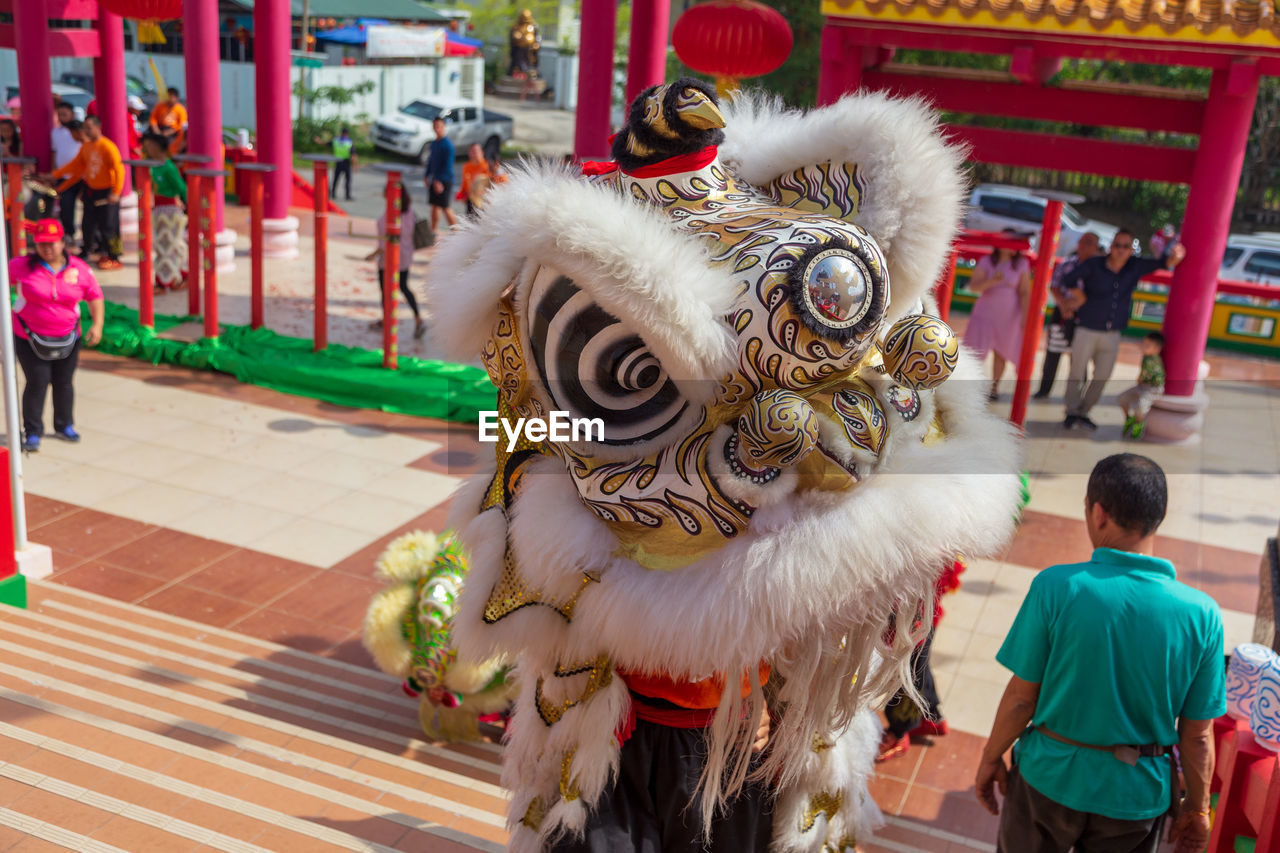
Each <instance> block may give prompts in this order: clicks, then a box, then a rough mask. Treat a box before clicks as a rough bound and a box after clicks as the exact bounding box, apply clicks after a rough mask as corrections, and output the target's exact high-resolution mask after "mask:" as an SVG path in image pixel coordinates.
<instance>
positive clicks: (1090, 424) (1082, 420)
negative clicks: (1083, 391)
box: [1076, 415, 1098, 432]
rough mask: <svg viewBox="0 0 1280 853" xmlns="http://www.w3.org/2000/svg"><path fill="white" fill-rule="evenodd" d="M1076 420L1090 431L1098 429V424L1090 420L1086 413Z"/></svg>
mask: <svg viewBox="0 0 1280 853" xmlns="http://www.w3.org/2000/svg"><path fill="white" fill-rule="evenodd" d="M1076 422H1077V423H1079V424H1080V426H1082V427H1084V428H1085V429H1087V430H1088V431H1089V432H1097V431H1098V425H1097V424H1095V423H1094V422H1093V421H1091V420H1089V419H1088V418H1086V417H1085V416H1084V415H1081V416H1080V417H1078V418H1076Z"/></svg>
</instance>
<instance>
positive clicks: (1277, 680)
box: [1249, 657, 1280, 752]
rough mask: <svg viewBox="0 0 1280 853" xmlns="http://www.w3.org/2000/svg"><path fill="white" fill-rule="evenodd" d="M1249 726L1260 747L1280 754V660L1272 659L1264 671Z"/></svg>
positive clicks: (1250, 715)
mask: <svg viewBox="0 0 1280 853" xmlns="http://www.w3.org/2000/svg"><path fill="white" fill-rule="evenodd" d="M1249 725H1250V727H1251V728H1252V729H1253V738H1254V740H1256V741H1257V742H1258V744H1259V745H1260V746H1264V747H1266V748H1267V749H1269V750H1271V751H1272V752H1280V658H1275V657H1272V659H1271V661H1270V662H1269V663H1268V665H1267V667H1266V668H1265V669H1263V671H1262V678H1260V679H1259V680H1258V692H1257V693H1255V694H1254V697H1253V708H1252V709H1251V710H1250V712H1249Z"/></svg>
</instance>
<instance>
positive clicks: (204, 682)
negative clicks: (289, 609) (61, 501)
mask: <svg viewBox="0 0 1280 853" xmlns="http://www.w3.org/2000/svg"><path fill="white" fill-rule="evenodd" d="M30 592H31V609H30V610H27V611H21V610H12V609H8V608H5V609H0V850H7V849H8V848H9V847H10V846H12V845H16V844H17V843H19V842H20V841H22V840H24V839H26V840H27V842H28V843H32V842H33V841H38V842H42V843H44V844H46V845H52V847H50V848H48V849H53V848H54V847H61V848H65V849H70V850H84V851H91V853H111V851H116V850H124V851H135V850H144V849H155V850H163V851H166V853H167V851H170V850H173V851H184V850H192V851H194V850H196V849H201V850H227V851H237V852H238V851H249V850H282V851H295V850H297V851H307V853H311V851H329V850H372V851H418V850H420V851H430V853H454V851H467V850H501V849H502V847H503V845H504V843H505V840H506V837H507V836H506V831H505V828H504V809H505V797H506V794H505V792H504V790H503V789H502V788H501V787H500V786H499V785H498V774H499V771H500V767H499V762H500V760H501V747H499V746H498V745H496V744H479V745H466V746H450V745H444V744H433V743H428V742H425V741H423V740H422V739H421V732H420V730H418V728H417V725H416V713H415V703H414V702H413V701H411V700H408V699H407V698H405V697H404V696H403V695H402V694H401V693H399V687H398V685H397V684H395V683H394V682H393V680H392V679H390V678H387V677H385V676H383V675H382V674H381V673H378V672H376V671H374V670H370V669H365V668H362V667H359V666H355V665H353V664H350V663H346V662H344V661H337V660H331V659H328V658H323V657H319V656H316V655H311V654H308V653H306V652H300V651H298V650H296V649H291V648H288V647H285V646H281V645H278V644H275V643H269V642H265V641H262V640H258V639H255V638H252V637H246V636H243V635H240V634H236V633H235V632H232V631H226V630H222V629H216V628H211V627H210V626H207V625H202V624H199V623H196V622H190V621H187V620H183V619H179V618H177V617H172V616H169V615H167V614H163V613H157V612H155V611H151V610H147V609H145V608H140V607H135V606H133V605H129V604H124V603H122V602H119V601H116V600H113V599H109V598H103V597H101V596H97V595H94V594H92V593H86V592H82V591H79V590H76V589H72V588H68V587H63V586H58V585H52V584H46V583H39V582H36V583H33V584H31V589H30ZM24 849H25V848H24ZM863 849H864V853H888V851H898V853H901V851H926V853H935V851H936V853H962V851H963V853H972V851H990V850H992V849H993V848H992V846H991V845H990V844H987V843H984V842H979V841H973V840H971V839H967V838H964V837H962V836H959V835H955V834H952V833H947V832H943V831H940V830H938V829H936V828H934V827H931V826H926V825H924V824H920V823H916V822H914V821H911V820H909V819H904V818H897V817H891V818H889V825H888V826H887V827H886V828H885V830H883V832H882V833H881V834H880V835H879V837H877V838H876V839H874V840H872V841H870V842H869V843H867V844H864V845H863Z"/></svg>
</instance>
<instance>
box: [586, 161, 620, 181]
mask: <svg viewBox="0 0 1280 853" xmlns="http://www.w3.org/2000/svg"><path fill="white" fill-rule="evenodd" d="M616 171H618V164H617V163H614V162H613V161H611V160H586V161H584V162H583V164H582V174H583V175H586V176H587V177H591V176H592V175H607V174H609V173H610V172H616Z"/></svg>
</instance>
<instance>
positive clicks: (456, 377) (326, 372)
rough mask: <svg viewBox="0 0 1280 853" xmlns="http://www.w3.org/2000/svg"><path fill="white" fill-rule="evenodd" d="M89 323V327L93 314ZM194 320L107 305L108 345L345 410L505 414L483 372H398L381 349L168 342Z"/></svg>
mask: <svg viewBox="0 0 1280 853" xmlns="http://www.w3.org/2000/svg"><path fill="white" fill-rule="evenodd" d="M84 314H85V321H84V322H85V325H86V328H87V325H88V311H87V310H86V311H85V312H84ZM195 320H197V318H194V317H175V316H171V315H163V314H157V315H156V318H155V330H154V331H153V330H151V329H146V328H143V327H142V326H141V325H139V323H138V312H137V311H135V310H134V309H132V308H126V307H124V306H123V305H117V304H114V303H111V302H108V303H107V306H106V322H105V323H104V324H103V332H102V342H101V343H100V344H98V346H97V349H98V350H100V351H101V352H106V353H111V354H112V355H124V356H130V357H132V358H141V359H145V360H147V361H149V362H151V363H152V364H177V365H181V366H183V367H191V368H196V369H198V370H216V371H218V372H219V373H227V374H230V375H231V376H234V377H235V378H236V379H238V380H240V381H241V382H249V383H252V384H254V385H261V386H263V387H265V388H271V389H273V390H275V391H283V392H284V393H286V394H297V395H300V396H304V397H312V398H315V399H318V400H324V401H326V402H329V403H337V404H339V405H342V406H352V407H354V408H361V409H381V410H382V411H385V412H398V413H400V414H405V415H420V416H423V417H429V418H440V419H442V420H449V421H458V422H460V423H475V422H476V421H477V420H478V414H477V413H478V412H480V411H482V410H492V409H496V408H497V394H496V391H495V390H494V387H493V385H492V384H491V383H490V382H489V377H488V375H487V374H486V373H485V372H484V371H483V370H481V369H480V368H478V367H472V366H469V365H461V364H451V363H449V362H445V361H432V360H425V359H418V358H408V357H405V356H401V357H400V358H399V359H398V368H397V369H396V370H388V369H386V368H384V367H383V366H382V352H381V350H365V349H357V348H355V347H348V346H342V345H339V344H330V345H329V346H328V348H326V349H325V350H324V351H323V352H318V353H317V352H312V350H311V347H312V344H311V341H310V340H308V339H305V338H291V337H286V336H284V335H278V334H276V333H275V332H272V331H270V330H268V329H250V328H249V327H247V326H222V327H221V332H220V336H219V337H218V338H217V339H216V340H211V339H207V338H206V339H202V340H199V341H195V342H193V343H188V342H185V341H175V340H167V339H165V338H162V337H158V335H157V333H160V332H164V331H166V330H168V329H172V328H173V327H174V326H177V325H179V324H181V323H185V322H191V321H195Z"/></svg>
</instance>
